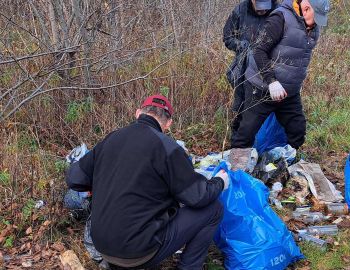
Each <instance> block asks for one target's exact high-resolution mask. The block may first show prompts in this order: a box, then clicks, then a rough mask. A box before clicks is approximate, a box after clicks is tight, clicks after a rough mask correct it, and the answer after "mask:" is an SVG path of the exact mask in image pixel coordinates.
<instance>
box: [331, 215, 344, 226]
mask: <svg viewBox="0 0 350 270" xmlns="http://www.w3.org/2000/svg"><path fill="white" fill-rule="evenodd" d="M342 221H343V218H342V217H339V218H337V219H336V220H334V221H333V222H332V223H333V224H335V225H338V224H339V223H341V222H342Z"/></svg>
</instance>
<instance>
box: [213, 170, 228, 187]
mask: <svg viewBox="0 0 350 270" xmlns="http://www.w3.org/2000/svg"><path fill="white" fill-rule="evenodd" d="M214 177H220V178H221V179H222V180H224V189H223V190H225V189H228V186H229V185H230V178H229V177H228V174H227V172H225V171H224V170H220V171H219V172H218V173H217V174H215V176H214Z"/></svg>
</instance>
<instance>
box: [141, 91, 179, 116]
mask: <svg viewBox="0 0 350 270" xmlns="http://www.w3.org/2000/svg"><path fill="white" fill-rule="evenodd" d="M146 106H155V107H159V108H162V109H164V110H166V111H167V112H168V113H169V114H170V116H171V115H172V114H173V112H174V111H173V107H172V106H171V104H170V101H169V100H168V99H167V98H166V97H165V96H162V95H153V96H150V97H148V98H146V99H145V101H144V102H143V103H142V105H141V109H142V108H144V107H146Z"/></svg>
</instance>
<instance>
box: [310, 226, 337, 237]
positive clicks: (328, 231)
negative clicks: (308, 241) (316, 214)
mask: <svg viewBox="0 0 350 270" xmlns="http://www.w3.org/2000/svg"><path fill="white" fill-rule="evenodd" d="M307 231H308V233H309V234H312V235H336V234H338V231H339V230H338V226H337V225H324V226H309V227H308V228H307Z"/></svg>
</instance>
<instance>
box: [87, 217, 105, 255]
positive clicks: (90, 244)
mask: <svg viewBox="0 0 350 270" xmlns="http://www.w3.org/2000/svg"><path fill="white" fill-rule="evenodd" d="M84 246H85V248H86V250H87V251H88V253H89V255H90V257H91V259H93V260H94V261H97V262H100V261H102V259H103V258H102V256H101V253H100V252H98V251H97V250H96V248H95V245H94V243H93V242H92V238H91V219H90V218H89V219H88V220H87V221H86V224H85V229H84Z"/></svg>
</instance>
